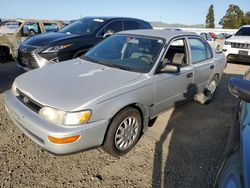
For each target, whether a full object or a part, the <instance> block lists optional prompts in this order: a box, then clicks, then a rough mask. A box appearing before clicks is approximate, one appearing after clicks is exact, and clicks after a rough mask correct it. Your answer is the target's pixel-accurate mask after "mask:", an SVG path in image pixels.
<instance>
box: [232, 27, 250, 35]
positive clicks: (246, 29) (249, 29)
mask: <svg viewBox="0 0 250 188" xmlns="http://www.w3.org/2000/svg"><path fill="white" fill-rule="evenodd" d="M235 36H250V27H242V28H241V29H240V30H239V31H238V32H237V33H236V34H235Z"/></svg>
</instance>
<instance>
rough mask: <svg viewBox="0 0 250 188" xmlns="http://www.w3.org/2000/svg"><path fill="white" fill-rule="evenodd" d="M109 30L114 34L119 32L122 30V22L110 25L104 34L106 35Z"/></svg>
mask: <svg viewBox="0 0 250 188" xmlns="http://www.w3.org/2000/svg"><path fill="white" fill-rule="evenodd" d="M108 30H111V31H113V32H114V33H116V32H119V31H121V30H122V22H121V21H114V22H111V23H110V24H108V25H107V26H106V27H105V29H104V33H106V32H107V31H108Z"/></svg>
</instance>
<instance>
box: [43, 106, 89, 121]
mask: <svg viewBox="0 0 250 188" xmlns="http://www.w3.org/2000/svg"><path fill="white" fill-rule="evenodd" d="M39 114H40V115H41V116H42V117H44V118H45V119H47V120H49V121H51V122H54V123H58V124H63V125H79V124H84V123H87V122H88V121H89V119H90V117H91V114H92V113H91V110H85V111H80V112H64V111H61V110H56V109H53V108H50V107H43V108H41V109H40V110H39Z"/></svg>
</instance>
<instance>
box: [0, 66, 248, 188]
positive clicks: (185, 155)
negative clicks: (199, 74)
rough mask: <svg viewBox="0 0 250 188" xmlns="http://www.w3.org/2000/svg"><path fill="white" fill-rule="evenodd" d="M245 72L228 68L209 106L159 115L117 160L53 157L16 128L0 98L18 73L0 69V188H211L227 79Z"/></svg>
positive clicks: (94, 155) (225, 113) (227, 103)
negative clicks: (131, 147)
mask: <svg viewBox="0 0 250 188" xmlns="http://www.w3.org/2000/svg"><path fill="white" fill-rule="evenodd" d="M247 68H248V66H246V65H241V64H228V66H227V68H226V70H225V72H224V75H223V78H222V80H221V83H220V86H219V88H218V90H217V93H216V95H215V98H214V100H213V102H212V103H211V104H209V105H200V104H198V103H197V102H195V101H190V102H187V103H185V104H183V105H181V106H179V107H178V108H176V109H173V110H170V111H168V112H166V113H164V114H162V115H160V116H159V117H158V119H157V121H156V123H155V124H154V126H153V127H151V128H149V129H148V131H147V132H146V134H144V135H143V136H142V138H141V139H140V141H139V142H138V144H137V145H136V146H135V148H134V149H133V150H132V151H130V152H129V153H128V154H127V155H125V156H124V157H121V158H114V157H111V156H109V155H108V154H106V153H105V152H104V151H103V150H102V149H101V148H100V149H95V150H90V151H85V152H82V153H77V154H74V155H69V156H54V155H52V154H50V153H48V152H47V151H45V150H44V149H42V148H41V147H40V146H38V145H36V144H35V143H34V142H32V141H31V140H30V139H29V138H27V137H26V136H25V135H24V134H22V132H21V131H20V130H19V129H17V128H16V127H15V126H14V125H13V124H12V123H11V121H10V119H9V118H8V116H7V114H6V111H5V109H4V105H3V100H2V96H1V93H2V92H4V91H5V90H6V89H8V88H10V85H11V82H12V81H13V79H14V78H15V77H16V76H17V75H18V74H20V72H17V71H16V65H15V62H9V63H7V64H2V65H1V64H0V164H1V168H0V177H1V178H0V187H143V188H144V187H170V188H171V187H211V186H212V184H213V181H214V178H215V176H216V173H217V171H218V168H219V165H220V163H221V161H222V159H223V152H224V150H225V145H226V141H227V136H228V132H229V129H230V126H231V123H232V114H233V109H234V106H235V104H236V99H235V98H233V97H232V96H231V95H230V94H229V91H228V89H227V83H228V79H229V78H230V77H231V76H241V75H242V74H243V73H244V72H245V70H246V69H247Z"/></svg>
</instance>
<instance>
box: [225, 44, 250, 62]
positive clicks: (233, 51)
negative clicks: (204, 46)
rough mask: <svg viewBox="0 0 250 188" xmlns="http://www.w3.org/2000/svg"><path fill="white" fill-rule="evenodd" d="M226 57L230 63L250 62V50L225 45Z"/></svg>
mask: <svg viewBox="0 0 250 188" xmlns="http://www.w3.org/2000/svg"><path fill="white" fill-rule="evenodd" d="M223 52H224V55H225V56H226V58H227V60H228V61H239V62H250V49H241V48H232V47H231V46H230V45H224V48H223Z"/></svg>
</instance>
